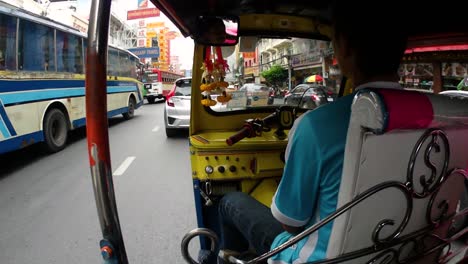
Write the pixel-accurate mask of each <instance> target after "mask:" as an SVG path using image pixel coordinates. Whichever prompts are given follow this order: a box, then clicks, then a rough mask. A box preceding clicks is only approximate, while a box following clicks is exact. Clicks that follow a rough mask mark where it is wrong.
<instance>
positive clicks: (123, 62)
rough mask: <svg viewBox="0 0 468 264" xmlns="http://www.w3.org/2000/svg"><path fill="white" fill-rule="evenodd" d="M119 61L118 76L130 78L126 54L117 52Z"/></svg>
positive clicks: (128, 61)
mask: <svg viewBox="0 0 468 264" xmlns="http://www.w3.org/2000/svg"><path fill="white" fill-rule="evenodd" d="M119 61H120V67H119V76H123V77H130V60H129V59H128V54H127V53H125V52H122V51H119Z"/></svg>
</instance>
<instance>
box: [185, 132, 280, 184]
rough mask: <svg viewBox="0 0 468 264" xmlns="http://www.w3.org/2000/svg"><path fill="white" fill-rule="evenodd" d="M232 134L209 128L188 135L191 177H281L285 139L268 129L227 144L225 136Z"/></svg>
mask: <svg viewBox="0 0 468 264" xmlns="http://www.w3.org/2000/svg"><path fill="white" fill-rule="evenodd" d="M234 133H236V131H221V132H212V131H210V132H202V133H198V134H196V135H193V136H191V137H190V154H191V162H192V175H193V178H195V179H199V180H240V179H258V178H265V177H278V176H281V174H282V172H283V167H284V151H285V149H286V144H287V139H284V140H279V139H278V138H277V137H275V136H274V135H273V133H272V132H267V133H262V135H261V136H259V137H253V138H244V139H242V140H241V141H240V142H238V143H237V144H235V145H233V146H228V145H227V144H226V139H227V138H228V137H229V136H231V135H233V134H234Z"/></svg>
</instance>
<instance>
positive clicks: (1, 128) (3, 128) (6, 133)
mask: <svg viewBox="0 0 468 264" xmlns="http://www.w3.org/2000/svg"><path fill="white" fill-rule="evenodd" d="M0 132H1V133H2V135H3V137H4V138H9V137H10V136H11V135H10V132H9V131H8V129H7V128H6V126H5V123H4V122H3V118H2V117H0Z"/></svg>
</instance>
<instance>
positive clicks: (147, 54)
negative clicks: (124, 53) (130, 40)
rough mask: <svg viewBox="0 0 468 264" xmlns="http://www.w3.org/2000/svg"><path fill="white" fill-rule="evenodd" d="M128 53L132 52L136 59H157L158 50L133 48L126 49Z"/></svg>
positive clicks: (156, 48)
mask: <svg viewBox="0 0 468 264" xmlns="http://www.w3.org/2000/svg"><path fill="white" fill-rule="evenodd" d="M128 51H130V52H132V53H133V54H135V55H136V56H138V58H158V57H159V48H158V47H154V48H133V49H128Z"/></svg>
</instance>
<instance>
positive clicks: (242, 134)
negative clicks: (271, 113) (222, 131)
mask: <svg viewBox="0 0 468 264" xmlns="http://www.w3.org/2000/svg"><path fill="white" fill-rule="evenodd" d="M252 132H253V131H252V127H251V126H247V125H246V126H244V127H243V128H242V129H241V130H239V132H237V133H236V134H234V135H232V136H230V137H229V138H228V139H226V144H228V145H229V146H232V145H234V144H236V143H237V142H239V141H240V140H242V139H243V138H246V137H250V136H251V134H252Z"/></svg>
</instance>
